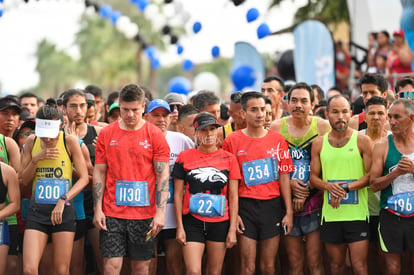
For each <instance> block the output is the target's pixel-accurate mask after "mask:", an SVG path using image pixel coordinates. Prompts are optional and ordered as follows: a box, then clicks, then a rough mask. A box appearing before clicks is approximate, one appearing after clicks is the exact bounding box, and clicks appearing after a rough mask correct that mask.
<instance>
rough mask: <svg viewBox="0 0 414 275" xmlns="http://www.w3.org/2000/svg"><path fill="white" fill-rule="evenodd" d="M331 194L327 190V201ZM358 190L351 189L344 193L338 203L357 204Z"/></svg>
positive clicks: (347, 181) (346, 181) (348, 181)
mask: <svg viewBox="0 0 414 275" xmlns="http://www.w3.org/2000/svg"><path fill="white" fill-rule="evenodd" d="M353 181H355V180H328V182H344V183H350V182H353ZM331 199H332V194H331V193H329V192H328V203H331ZM358 201H359V200H358V190H351V191H349V192H348V193H346V194H345V196H344V197H343V198H342V200H341V202H340V203H339V204H358Z"/></svg>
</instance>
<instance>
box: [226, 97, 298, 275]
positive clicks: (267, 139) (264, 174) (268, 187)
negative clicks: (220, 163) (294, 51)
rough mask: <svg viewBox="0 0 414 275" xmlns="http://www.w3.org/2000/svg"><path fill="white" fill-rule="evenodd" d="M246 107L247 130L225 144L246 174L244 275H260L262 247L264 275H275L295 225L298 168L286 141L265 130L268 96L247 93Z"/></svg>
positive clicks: (242, 190) (241, 221) (242, 194)
mask: <svg viewBox="0 0 414 275" xmlns="http://www.w3.org/2000/svg"><path fill="white" fill-rule="evenodd" d="M241 106H242V111H241V114H242V117H243V118H244V119H245V120H246V125H247V127H246V128H245V129H243V130H239V131H236V132H234V133H233V134H231V135H230V136H228V137H227V138H226V139H225V140H224V143H223V149H224V150H226V151H229V152H230V153H233V154H234V155H235V156H236V157H237V159H238V162H239V166H240V170H241V174H242V180H241V183H240V185H239V197H240V199H239V218H240V219H239V225H238V232H239V234H240V235H239V244H240V254H241V274H253V273H254V272H255V270H256V252H257V245H259V251H258V254H259V266H260V272H261V274H274V273H275V257H276V254H277V251H278V247H279V241H280V235H281V234H282V232H283V231H284V232H285V234H289V233H290V231H291V230H292V225H293V210H292V204H291V200H290V198H291V192H290V186H289V173H291V172H293V170H294V167H293V164H292V160H291V158H290V154H289V151H288V146H287V143H286V141H285V140H284V138H283V137H282V136H281V135H280V134H279V133H276V132H274V131H271V130H266V129H265V128H264V127H263V124H264V117H265V100H264V95H263V94H262V93H258V92H245V93H243V95H242V97H241ZM280 195H282V197H283V199H284V202H285V209H286V213H284V211H283V210H282V203H281V199H280Z"/></svg>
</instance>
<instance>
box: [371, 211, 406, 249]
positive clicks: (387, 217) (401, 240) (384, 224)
mask: <svg viewBox="0 0 414 275" xmlns="http://www.w3.org/2000/svg"><path fill="white" fill-rule="evenodd" d="M378 231H379V239H380V244H381V249H382V251H384V252H387V253H398V254H400V253H403V252H405V251H409V252H414V217H409V218H403V217H399V216H397V215H395V214H392V213H390V212H388V211H387V210H385V209H381V212H380V215H379V227H378Z"/></svg>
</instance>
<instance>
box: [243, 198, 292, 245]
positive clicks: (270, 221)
mask: <svg viewBox="0 0 414 275" xmlns="http://www.w3.org/2000/svg"><path fill="white" fill-rule="evenodd" d="M283 215H284V213H283V210H282V205H281V200H280V198H275V199H270V200H256V199H250V198H239V216H240V218H241V219H242V221H243V223H244V228H245V230H244V233H243V235H244V236H246V237H248V238H250V239H254V240H256V241H263V240H266V239H270V238H272V237H274V236H277V235H280V234H281V233H282V218H283Z"/></svg>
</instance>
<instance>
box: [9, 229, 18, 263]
mask: <svg viewBox="0 0 414 275" xmlns="http://www.w3.org/2000/svg"><path fill="white" fill-rule="evenodd" d="M9 238H10V244H9V255H14V256H17V254H19V234H17V224H13V225H9Z"/></svg>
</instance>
